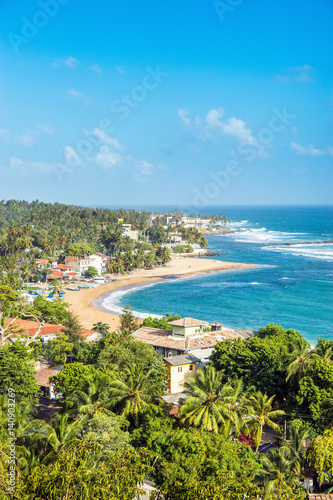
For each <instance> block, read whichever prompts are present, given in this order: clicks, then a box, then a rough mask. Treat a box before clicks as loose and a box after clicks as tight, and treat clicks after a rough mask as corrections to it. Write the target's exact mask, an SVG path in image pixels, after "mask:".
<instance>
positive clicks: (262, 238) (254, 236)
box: [223, 221, 307, 243]
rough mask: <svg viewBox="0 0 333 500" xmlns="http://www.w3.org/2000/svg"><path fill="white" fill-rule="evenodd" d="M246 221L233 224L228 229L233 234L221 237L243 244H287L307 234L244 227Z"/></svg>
mask: <svg viewBox="0 0 333 500" xmlns="http://www.w3.org/2000/svg"><path fill="white" fill-rule="evenodd" d="M247 223H248V221H241V222H234V223H233V224H230V229H236V230H237V231H235V232H234V233H230V234H226V235H223V236H225V237H227V238H232V239H234V240H236V241H239V242H243V243H288V242H295V241H298V240H299V239H300V237H302V236H304V235H306V234H307V233H289V232H286V231H273V230H269V229H266V227H261V228H256V227H254V228H253V227H246V225H247Z"/></svg>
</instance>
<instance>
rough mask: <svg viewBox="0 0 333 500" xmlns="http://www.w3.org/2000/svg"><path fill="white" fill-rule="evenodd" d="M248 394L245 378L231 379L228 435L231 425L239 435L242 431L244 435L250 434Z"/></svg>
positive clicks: (227, 424)
mask: <svg viewBox="0 0 333 500" xmlns="http://www.w3.org/2000/svg"><path fill="white" fill-rule="evenodd" d="M248 402H249V399H248V395H247V393H246V392H245V390H244V383H243V379H235V380H232V381H230V391H229V394H228V407H229V412H230V414H229V418H228V419H227V422H226V428H225V432H226V436H227V435H229V434H230V432H231V427H233V430H234V432H235V434H236V435H237V436H238V435H239V434H240V433H241V432H242V433H243V434H244V435H248V434H249V426H248V424H249V421H250V418H249V415H248V406H249V404H248Z"/></svg>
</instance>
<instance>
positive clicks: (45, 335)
mask: <svg viewBox="0 0 333 500" xmlns="http://www.w3.org/2000/svg"><path fill="white" fill-rule="evenodd" d="M11 321H12V319H11V318H9V319H8V320H7V325H9V324H10V322H11ZM38 328H39V324H38V323H37V321H29V320H26V319H16V320H15V322H14V323H13V325H12V330H13V334H12V335H11V336H10V339H11V340H18V339H19V338H23V337H33V336H34V335H35V334H36V333H37V330H38ZM63 329H64V327H63V325H51V324H50V323H44V325H43V326H42V328H41V331H40V333H39V335H38V339H41V340H42V341H43V342H48V341H49V340H54V339H55V338H56V337H57V336H58V335H59V334H60V333H62V332H63ZM81 334H82V337H83V339H84V340H85V341H86V342H96V341H97V340H100V339H101V338H102V334H101V333H99V332H95V331H94V330H86V329H84V330H82V332H81Z"/></svg>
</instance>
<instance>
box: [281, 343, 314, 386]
mask: <svg viewBox="0 0 333 500" xmlns="http://www.w3.org/2000/svg"><path fill="white" fill-rule="evenodd" d="M318 357H319V356H318V355H317V354H316V353H314V352H311V351H310V344H309V343H308V342H307V341H306V340H305V339H303V338H299V339H296V340H295V342H294V344H293V345H292V348H291V351H290V361H289V363H288V366H287V378H286V380H289V379H290V378H296V379H297V382H298V384H299V381H300V379H301V378H302V377H304V375H305V374H306V373H307V372H308V371H309V370H311V368H312V365H313V361H314V359H315V358H317V359H318Z"/></svg>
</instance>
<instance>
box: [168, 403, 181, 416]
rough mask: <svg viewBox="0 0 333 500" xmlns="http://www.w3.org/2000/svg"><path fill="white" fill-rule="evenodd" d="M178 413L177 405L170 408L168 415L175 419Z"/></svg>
mask: <svg viewBox="0 0 333 500" xmlns="http://www.w3.org/2000/svg"><path fill="white" fill-rule="evenodd" d="M178 413H179V405H177V404H174V405H172V408H171V410H170V415H174V416H175V417H177V415H178Z"/></svg>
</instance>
